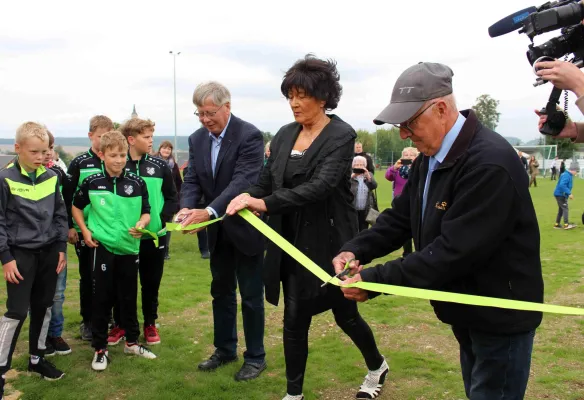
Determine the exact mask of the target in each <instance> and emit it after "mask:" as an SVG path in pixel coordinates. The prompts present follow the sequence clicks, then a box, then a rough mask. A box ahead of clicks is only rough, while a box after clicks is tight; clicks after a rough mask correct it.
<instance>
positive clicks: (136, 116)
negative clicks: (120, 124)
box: [132, 104, 138, 118]
mask: <svg viewBox="0 0 584 400" xmlns="http://www.w3.org/2000/svg"><path fill="white" fill-rule="evenodd" d="M132 118H138V113H137V112H136V104H134V109H133V110H132Z"/></svg>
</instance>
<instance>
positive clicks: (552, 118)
mask: <svg viewBox="0 0 584 400" xmlns="http://www.w3.org/2000/svg"><path fill="white" fill-rule="evenodd" d="M582 20H584V2H583V1H576V0H561V1H553V2H550V1H548V2H547V3H545V4H543V5H541V6H540V7H538V8H535V7H531V8H529V9H525V10H521V11H519V12H517V13H515V14H512V15H510V16H508V17H506V18H504V19H502V20H501V21H499V22H497V23H496V24H494V25H493V26H491V27H490V28H489V34H490V35H491V37H495V36H500V35H504V34H506V33H509V32H511V31H514V30H516V29H518V28H519V27H521V29H520V30H519V33H525V34H526V35H527V36H528V37H529V39H530V41H531V44H530V45H529V48H528V50H527V60H528V61H529V63H530V65H534V64H535V63H536V62H538V61H550V60H555V59H557V58H561V57H566V61H568V60H567V58H568V56H569V55H570V54H573V55H574V57H573V58H572V59H571V60H570V62H572V63H574V64H575V65H576V66H578V67H579V68H582V66H583V65H584V26H583V25H582V23H581V22H582ZM556 29H561V32H560V35H559V36H557V37H555V38H552V39H550V40H548V41H547V42H545V43H543V44H541V45H539V46H535V45H534V44H533V38H534V37H535V36H537V35H540V34H542V33H546V32H551V31H554V30H556ZM534 72H536V71H535V70H534ZM546 82H547V81H544V80H542V79H541V78H538V79H537V81H536V83H535V84H534V86H539V85H542V84H544V83H546ZM561 94H562V90H561V89H558V88H556V87H554V88H553V89H552V92H551V94H550V97H549V99H548V102H547V104H546V106H545V107H544V108H543V109H542V110H541V113H542V114H545V115H547V120H546V123H545V124H544V125H543V126H542V128H541V129H540V132H541V133H542V134H544V135H551V136H557V135H558V134H559V133H560V132H561V131H562V129H564V126H565V124H566V118H567V117H566V113H565V111H561V110H558V107H557V106H558V104H559V103H560V96H561ZM564 108H565V110H566V111H567V98H566V104H565V106H564Z"/></svg>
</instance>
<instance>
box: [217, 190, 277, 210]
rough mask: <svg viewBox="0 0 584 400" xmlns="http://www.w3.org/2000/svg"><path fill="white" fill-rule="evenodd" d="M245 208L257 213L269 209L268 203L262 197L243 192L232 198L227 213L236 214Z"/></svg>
mask: <svg viewBox="0 0 584 400" xmlns="http://www.w3.org/2000/svg"><path fill="white" fill-rule="evenodd" d="M244 208H247V209H248V210H250V211H252V212H254V214H256V215H257V214H258V213H262V212H266V211H268V209H267V208H266V203H265V202H264V201H263V200H262V199H256V198H254V197H251V196H250V195H249V194H247V193H243V194H240V195H239V196H237V197H235V198H234V199H233V200H231V202H230V203H229V205H228V206H227V211H226V212H225V213H226V214H227V215H235V214H237V213H238V212H239V211H240V210H243V209H244Z"/></svg>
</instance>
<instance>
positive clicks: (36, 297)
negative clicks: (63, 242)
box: [0, 245, 59, 375]
mask: <svg viewBox="0 0 584 400" xmlns="http://www.w3.org/2000/svg"><path fill="white" fill-rule="evenodd" d="M10 251H11V252H12V255H13V256H14V259H15V260H16V267H17V268H18V271H19V272H20V275H22V277H23V278H24V280H22V281H19V283H18V284H14V283H9V282H6V291H7V294H8V299H7V301H6V308H7V309H8V310H7V311H6V313H5V314H4V317H2V319H0V375H3V374H4V373H5V372H7V371H8V370H9V369H10V367H11V363H12V354H13V353H14V348H15V347H16V340H17V339H18V335H19V334H20V330H21V328H22V325H23V324H24V321H25V320H26V317H27V314H28V311H29V308H30V327H29V342H28V351H29V353H30V354H31V355H34V356H39V357H42V356H44V353H45V350H46V347H45V341H46V339H47V332H48V330H49V323H50V321H51V307H52V306H53V297H54V296H55V287H56V285H57V265H58V263H59V252H58V251H57V250H56V247H55V246H54V245H49V246H47V247H45V248H43V249H41V250H26V249H21V248H11V249H10Z"/></svg>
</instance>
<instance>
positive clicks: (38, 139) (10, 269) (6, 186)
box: [0, 122, 67, 397]
mask: <svg viewBox="0 0 584 400" xmlns="http://www.w3.org/2000/svg"><path fill="white" fill-rule="evenodd" d="M48 146H49V138H48V135H47V130H46V128H45V127H44V126H42V125H40V124H37V123H35V122H26V123H24V124H22V125H21V126H20V127H19V128H18V129H17V131H16V143H15V145H14V149H15V151H16V153H17V155H18V157H17V159H16V160H15V162H14V164H12V165H10V166H8V167H7V168H5V169H3V170H2V171H0V261H1V262H2V268H3V272H4V279H6V289H7V290H6V291H7V294H8V299H7V301H6V307H7V311H6V314H4V317H2V319H0V397H2V395H3V393H4V383H5V374H6V372H7V371H8V370H9V369H10V366H11V362H12V355H13V353H14V348H15V346H16V340H17V339H18V335H19V333H20V329H21V328H22V325H23V324H24V321H25V319H26V317H27V313H28V311H29V309H30V329H29V353H30V360H29V362H28V370H29V371H30V372H34V373H37V374H39V375H40V376H41V377H43V378H44V379H47V380H57V379H61V378H62V377H63V375H64V374H63V372H62V371H60V370H58V369H57V368H56V367H55V366H54V365H53V364H51V363H50V362H48V361H46V360H45V359H44V353H45V347H44V343H45V340H46V334H47V329H48V326H49V320H50V318H51V307H52V305H53V296H54V295H55V286H56V284H57V274H59V273H60V272H61V271H62V270H63V269H64V268H65V266H66V261H65V248H66V247H67V212H66V210H65V203H64V201H63V198H62V196H61V193H60V192H59V181H58V178H57V176H56V175H55V173H54V172H52V171H50V170H47V169H46V168H45V167H43V165H42V162H43V159H44V156H45V154H46V153H47V150H48Z"/></svg>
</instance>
